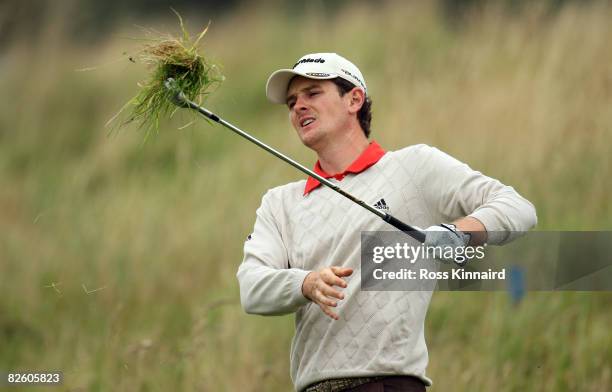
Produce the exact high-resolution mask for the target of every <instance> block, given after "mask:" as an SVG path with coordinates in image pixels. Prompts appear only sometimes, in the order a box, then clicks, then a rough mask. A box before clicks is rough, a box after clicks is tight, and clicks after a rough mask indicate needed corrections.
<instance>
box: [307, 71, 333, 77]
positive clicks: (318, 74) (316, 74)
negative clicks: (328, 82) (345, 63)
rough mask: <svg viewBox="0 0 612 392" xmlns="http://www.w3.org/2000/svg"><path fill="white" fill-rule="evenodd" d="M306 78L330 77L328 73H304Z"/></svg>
mask: <svg viewBox="0 0 612 392" xmlns="http://www.w3.org/2000/svg"><path fill="white" fill-rule="evenodd" d="M306 75H308V76H314V77H315V78H326V77H328V76H330V74H328V73H319V72H306Z"/></svg>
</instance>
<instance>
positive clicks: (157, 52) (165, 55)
mask: <svg viewBox="0 0 612 392" xmlns="http://www.w3.org/2000/svg"><path fill="white" fill-rule="evenodd" d="M173 11H174V10H173ZM174 12H175V14H176V16H177V17H178V19H179V23H180V27H181V31H182V36H181V37H180V38H174V37H172V36H165V37H164V36H162V37H156V38H155V39H154V40H153V41H154V42H155V43H154V44H146V45H145V46H144V48H143V49H142V50H141V51H140V52H139V53H138V57H137V58H138V59H139V60H140V61H141V62H142V63H143V64H147V65H148V66H149V67H150V68H151V75H150V77H149V80H148V81H145V82H142V83H139V86H140V92H139V93H138V95H137V96H136V97H134V98H133V99H132V100H131V101H130V102H129V104H131V106H133V107H132V113H131V115H130V117H129V118H128V119H127V120H126V121H125V122H124V123H123V125H125V124H127V123H130V122H132V121H137V122H140V124H141V125H142V126H144V127H145V129H146V130H147V131H158V130H159V120H160V118H164V117H168V116H171V114H172V113H173V112H175V111H176V110H177V108H176V107H175V106H174V104H172V102H171V99H172V94H174V93H173V92H170V91H169V90H168V89H167V88H166V87H165V86H164V83H165V82H166V81H167V80H169V79H172V80H174V82H173V83H174V88H176V89H177V91H182V92H183V94H185V96H186V97H187V98H188V99H190V100H192V101H193V100H197V101H198V103H199V104H201V103H202V101H201V98H202V97H203V96H205V95H207V94H209V93H210V91H209V90H210V89H211V87H212V86H214V85H216V84H218V83H220V82H221V81H222V80H223V76H222V75H221V74H220V73H219V69H218V67H217V66H216V65H215V64H209V62H208V61H206V60H205V59H204V57H202V55H200V54H199V53H198V49H199V45H200V44H201V40H202V38H204V34H206V31H207V30H208V27H206V28H205V29H204V30H202V32H200V34H198V37H197V38H196V39H195V40H194V41H193V42H191V38H190V36H189V33H188V32H187V30H186V28H185V25H184V24H183V18H182V17H181V16H180V14H179V13H178V12H176V11H174ZM150 34H153V35H154V34H155V33H154V32H150ZM131 60H132V61H134V62H135V60H134V59H133V58H131Z"/></svg>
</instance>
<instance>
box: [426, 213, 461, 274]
mask: <svg viewBox="0 0 612 392" xmlns="http://www.w3.org/2000/svg"><path fill="white" fill-rule="evenodd" d="M469 242H470V234H466V233H464V232H462V231H460V230H457V228H456V227H455V225H452V224H446V223H441V224H440V225H436V226H431V227H428V228H427V229H425V242H424V245H425V246H426V247H433V248H439V249H440V250H437V249H436V252H435V254H436V256H440V257H437V259H438V260H440V261H452V262H454V263H456V264H457V265H459V266H462V265H465V263H466V262H467V258H466V257H465V251H464V248H465V247H466V246H467V244H468V243H469ZM450 249H452V253H451V251H450ZM449 253H451V254H452V257H445V256H447V255H448V254H449Z"/></svg>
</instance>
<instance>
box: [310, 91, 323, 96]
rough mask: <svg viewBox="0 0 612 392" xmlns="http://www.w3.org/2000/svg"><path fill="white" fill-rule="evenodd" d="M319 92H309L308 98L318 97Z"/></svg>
mask: <svg viewBox="0 0 612 392" xmlns="http://www.w3.org/2000/svg"><path fill="white" fill-rule="evenodd" d="M319 93H320V91H311V92H310V93H309V94H308V96H310V97H314V96H315V95H319Z"/></svg>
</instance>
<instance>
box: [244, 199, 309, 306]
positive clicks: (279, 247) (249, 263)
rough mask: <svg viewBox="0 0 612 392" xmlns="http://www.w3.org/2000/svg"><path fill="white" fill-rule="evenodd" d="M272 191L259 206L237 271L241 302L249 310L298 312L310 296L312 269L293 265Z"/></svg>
mask: <svg viewBox="0 0 612 392" xmlns="http://www.w3.org/2000/svg"><path fill="white" fill-rule="evenodd" d="M271 199H273V195H272V193H271V191H269V192H268V193H266V195H264V197H263V199H262V202H261V206H260V207H259V208H258V209H257V216H256V220H255V227H254V229H253V233H252V234H251V235H249V237H248V239H247V240H246V241H245V243H244V259H243V261H242V264H241V265H240V267H239V268H238V273H237V274H236V276H237V278H238V283H239V285H240V302H241V303H242V307H243V308H244V310H245V312H247V313H250V314H261V315H281V314H287V313H291V312H295V311H296V310H297V309H298V308H299V307H300V306H302V305H304V304H306V303H307V302H308V299H307V298H306V297H304V295H303V294H302V282H303V281H304V279H305V278H306V275H308V273H309V272H310V271H305V270H301V269H297V268H290V267H289V261H288V253H287V249H286V247H285V244H284V242H283V240H282V236H281V232H280V230H279V227H278V224H277V220H276V219H275V216H274V210H273V207H274V206H276V207H278V205H279V203H278V200H276V201H274V200H271Z"/></svg>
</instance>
